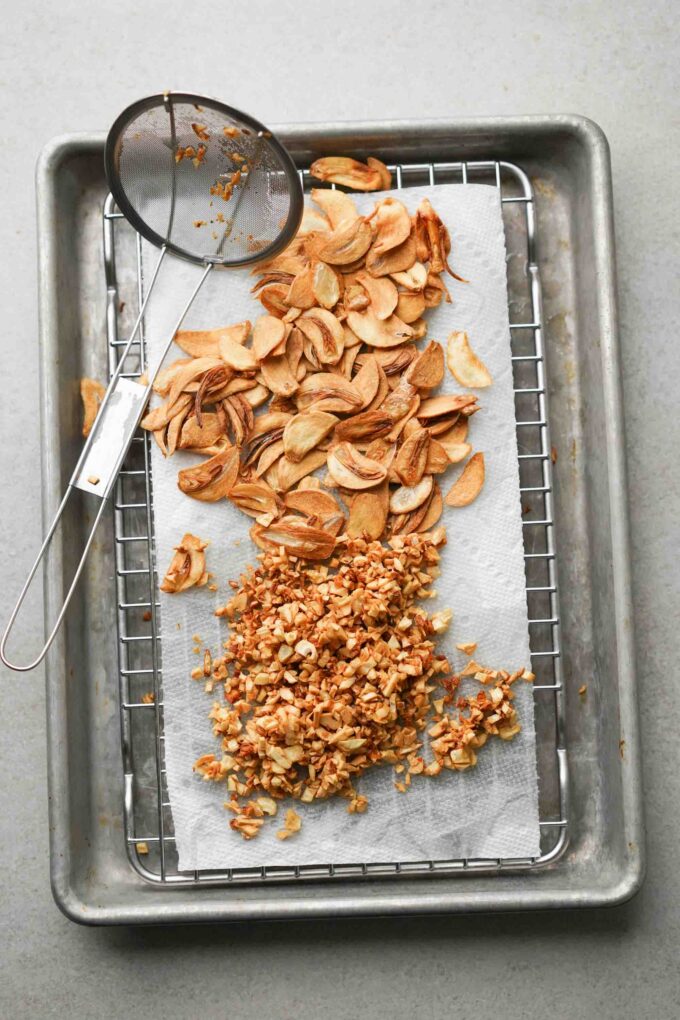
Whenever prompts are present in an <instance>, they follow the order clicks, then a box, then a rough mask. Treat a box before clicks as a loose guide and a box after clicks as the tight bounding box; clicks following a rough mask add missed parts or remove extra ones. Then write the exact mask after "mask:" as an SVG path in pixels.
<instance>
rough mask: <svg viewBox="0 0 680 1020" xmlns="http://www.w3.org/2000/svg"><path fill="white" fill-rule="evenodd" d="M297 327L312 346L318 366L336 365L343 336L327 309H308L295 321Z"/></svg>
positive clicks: (341, 347)
mask: <svg viewBox="0 0 680 1020" xmlns="http://www.w3.org/2000/svg"><path fill="white" fill-rule="evenodd" d="M297 327H298V329H299V330H300V331H301V332H302V333H303V334H304V335H305V336H306V337H307V339H308V340H309V341H310V343H311V344H312V346H313V348H314V352H315V354H316V359H317V361H318V362H319V364H320V365H337V363H338V361H339V360H340V358H341V357H342V352H343V349H344V340H345V334H344V330H343V328H342V324H341V323H340V321H339V320H338V319H336V317H335V316H334V315H333V313H332V312H329V311H328V309H327V308H310V309H309V311H306V312H303V313H302V315H301V316H300V318H299V319H298V320H297Z"/></svg>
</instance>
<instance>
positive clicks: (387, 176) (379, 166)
mask: <svg viewBox="0 0 680 1020" xmlns="http://www.w3.org/2000/svg"><path fill="white" fill-rule="evenodd" d="M366 162H367V164H368V166H369V167H370V168H371V170H377V171H378V173H379V174H380V187H381V189H382V191H389V190H390V188H391V187H392V174H391V173H390V171H389V170H388V169H387V167H386V166H385V164H384V163H382V162H381V161H380V160H379V159H376V158H375V156H369V157H368V158H367V160H366Z"/></svg>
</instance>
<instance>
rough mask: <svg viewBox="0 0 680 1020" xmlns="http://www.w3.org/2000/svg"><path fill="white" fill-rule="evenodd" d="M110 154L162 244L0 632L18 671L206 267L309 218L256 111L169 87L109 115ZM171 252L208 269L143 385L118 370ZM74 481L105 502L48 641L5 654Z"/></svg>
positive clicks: (147, 230) (118, 187)
mask: <svg viewBox="0 0 680 1020" xmlns="http://www.w3.org/2000/svg"><path fill="white" fill-rule="evenodd" d="M105 164H106V176H107V179H108V183H109V188H110V190H111V193H112V195H113V197H114V199H115V201H116V203H117V205H118V207H119V209H120V210H121V212H122V213H123V214H124V215H125V217H126V218H127V219H128V220H129V222H130V223H131V224H132V226H133V227H134V228H135V229H136V230H137V231H138V232H139V233H140V234H141V235H142V237H143V238H145V240H147V241H150V242H151V243H152V244H154V245H156V247H158V248H160V255H159V258H158V261H157V263H156V266H155V268H154V270H153V273H152V276H151V280H150V283H149V288H148V290H147V293H146V296H145V298H144V301H143V303H142V306H141V308H140V311H139V315H138V317H137V320H136V322H135V325H134V328H133V330H132V333H131V335H130V338H129V340H128V342H127V344H126V345H125V347H124V349H123V352H122V354H121V357H120V359H119V362H118V366H117V368H116V371H115V372H114V374H113V376H112V378H111V382H110V383H109V386H108V389H107V391H106V393H105V395H104V397H103V399H102V403H101V407H100V409H99V414H98V415H97V419H96V421H95V424H94V426H93V428H92V431H91V432H90V435H89V436H88V439H87V441H86V443H85V445H84V447H83V450H82V452H81V455H80V457H79V459H78V463H77V465H76V468H75V471H74V472H73V475H72V477H71V480H70V482H69V484H68V487H67V489H66V492H65V493H64V496H63V498H62V501H61V503H60V505H59V508H58V510H57V513H56V515H55V517H54V520H53V521H52V523H51V525H50V527H49V529H48V532H47V534H46V536H45V539H44V541H43V544H42V546H41V549H40V552H39V553H38V556H37V558H36V560H35V563H34V564H33V567H32V568H31V571H30V573H29V575H28V578H27V579H26V583H25V584H24V587H23V589H22V591H21V594H20V595H19V599H18V601H17V604H16V606H15V607H14V610H13V612H12V615H11V616H10V618H9V622H8V624H7V627H6V629H5V633H4V635H3V637H2V642H0V656H1V657H2V661H3V662H4V663H5V665H6V666H8V667H10V668H11V669H15V670H20V671H25V670H30V669H33V668H34V667H35V666H37V665H38V664H39V663H40V662H42V660H43V658H44V657H45V655H46V653H47V651H48V649H49V647H50V645H51V644H52V642H53V640H54V638H55V636H56V633H57V631H58V629H59V626H60V624H61V622H62V620H63V618H64V614H65V612H66V608H67V606H68V604H69V602H70V600H71V596H72V595H73V592H74V590H75V587H76V584H77V582H78V578H79V577H80V574H81V572H82V570H83V566H84V564H85V559H86V557H87V554H88V552H89V549H90V546H91V545H92V541H93V539H94V535H95V531H96V529H97V525H98V524H99V521H100V520H101V517H102V515H103V512H104V509H105V507H106V502H107V499H108V497H109V495H110V494H111V491H112V489H113V486H114V483H115V481H116V477H117V475H118V472H119V471H120V468H121V465H122V463H123V460H124V458H125V455H126V453H127V451H128V448H129V446H130V443H131V442H132V437H133V436H134V433H135V431H136V429H137V427H138V425H139V422H140V420H141V418H142V415H143V413H144V408H145V406H146V403H147V401H148V399H149V396H150V394H151V389H152V386H153V383H154V380H155V378H156V375H157V374H158V371H159V369H160V367H161V365H162V364H163V360H164V358H165V355H166V354H167V352H168V350H169V349H170V346H171V344H172V341H173V338H174V336H175V333H176V332H177V330H178V329H179V328H180V326H181V324H182V322H183V320H184V317H185V316H186V314H187V312H188V310H189V308H190V307H191V305H192V303H193V301H194V299H195V297H196V295H197V294H198V292H199V291H200V289H201V287H202V285H203V283H204V281H205V279H206V277H207V276H208V274H209V273H210V272H211V271H212V270H213V269H214V268H215V267H224V268H237V267H244V266H251V265H254V264H256V263H258V262H264V261H266V260H268V259H270V258H272V257H273V256H274V255H276V254H277V253H278V252H279V251H281V250H282V249H283V248H285V247H286V246H287V245H288V244H289V243H290V241H291V240H292V239H293V237H294V236H295V233H296V231H297V229H298V227H299V225H300V220H301V218H302V210H303V197H302V187H301V184H300V180H299V177H298V174H297V171H296V169H295V164H294V163H293V161H292V159H291V157H290V155H289V154H288V153H287V152H286V150H285V149H284V147H283V146H282V145H281V143H280V142H278V141H277V139H276V138H274V137H273V135H272V134H271V132H270V131H268V130H267V129H266V128H265V127H264V126H263V125H262V124H260V123H258V121H256V120H254V119H253V118H252V117H249V116H248V115H247V114H244V113H240V112H239V111H238V110H234V109H232V108H231V107H229V106H225V105H224V104H223V103H218V102H216V101H215V100H214V99H207V98H204V97H202V96H196V95H191V94H189V93H184V92H165V93H163V94H162V95H156V96H150V97H149V98H147V99H141V100H139V101H138V102H136V103H134V104H133V105H132V106H129V107H128V108H127V109H126V110H124V111H123V113H121V115H120V116H119V117H118V119H117V120H116V121H115V123H114V124H113V127H112V128H111V130H110V132H109V135H108V138H107V141H106V151H105ZM168 252H171V253H172V254H174V255H177V256H179V257H181V258H183V259H187V260H189V261H190V262H193V263H195V264H196V265H199V266H202V267H203V272H202V273H200V275H199V277H198V280H197V283H196V285H195V287H194V289H193V291H192V292H191V294H190V295H189V296H188V298H187V299H186V302H185V303H184V305H183V307H182V309H181V311H180V313H179V315H178V318H177V321H176V323H175V326H174V328H173V329H172V331H171V332H170V333H169V335H168V338H167V343H166V345H165V348H164V350H163V354H162V357H161V358H160V359H159V361H158V363H157V364H156V365H154V367H153V370H152V372H151V373H150V375H149V379H148V382H147V383H146V385H141V384H140V383H138V382H134V381H132V380H131V379H127V378H123V376H122V373H123V372H124V366H125V360H126V358H127V356H128V354H129V351H130V348H131V346H132V344H133V342H134V340H135V337H136V335H137V333H138V331H139V328H140V325H141V323H142V320H143V316H144V312H145V310H146V307H147V304H148V302H149V299H150V298H151V295H152V293H153V290H154V286H155V283H156V280H157V279H158V275H159V272H160V270H161V266H162V264H163V262H164V260H165V256H166V254H167V253H168ZM166 271H169V270H166ZM76 488H77V489H81V490H83V491H85V492H90V493H93V494H94V495H95V496H98V497H99V498H100V505H99V507H98V509H97V512H96V515H95V519H94V523H93V525H92V529H91V530H90V532H89V534H88V537H87V540H86V542H85V547H84V549H83V554H82V556H81V558H80V561H79V562H78V565H77V567H76V570H75V573H74V576H73V579H72V581H71V583H70V586H69V588H68V591H67V592H66V595H65V597H64V601H63V604H62V606H61V609H60V611H59V614H58V616H57V619H56V621H55V623H54V625H53V626H52V629H51V631H50V633H49V635H48V637H47V640H46V642H45V644H44V646H43V648H42V651H41V652H40V653H39V655H38V656H37V657H36V658H35V659H34V660H33V661H32V662H30V663H28V664H25V665H18V664H16V663H13V662H11V661H10V660H9V659H8V658H7V656H6V645H7V640H8V638H9V635H10V632H11V629H12V626H13V624H14V621H15V619H16V616H17V614H18V612H19V609H20V608H21V605H22V603H23V601H24V599H25V597H26V594H27V592H28V589H29V586H30V584H31V581H32V580H33V577H34V576H35V573H36V571H37V569H38V567H39V566H40V563H41V562H42V560H43V557H44V556H45V554H46V552H47V550H48V548H49V546H50V543H51V540H52V538H53V536H54V533H55V531H56V529H57V526H58V524H59V521H60V519H61V517H62V515H63V513H64V510H65V508H66V505H67V503H68V501H69V498H70V496H71V495H72V493H73V490H74V489H76Z"/></svg>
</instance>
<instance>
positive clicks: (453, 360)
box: [446, 332, 493, 389]
mask: <svg viewBox="0 0 680 1020" xmlns="http://www.w3.org/2000/svg"><path fill="white" fill-rule="evenodd" d="M446 363H447V365H448V366H449V371H450V372H451V375H452V376H454V378H455V379H457V381H458V382H459V383H460V384H461V386H467V387H469V388H470V389H482V387H484V386H490V385H491V383H492V382H493V380H492V378H491V373H490V372H489V370H488V368H487V367H486V365H485V364H484V362H483V361H481V360H480V359H479V358H478V357H477V355H476V354H475V352H474V351H473V350H472V347H471V346H470V341H469V339H468V335H467V333H465V332H454V333H451V335H450V336H449V339H448V341H447V347H446Z"/></svg>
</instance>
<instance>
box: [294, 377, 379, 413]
mask: <svg viewBox="0 0 680 1020" xmlns="http://www.w3.org/2000/svg"><path fill="white" fill-rule="evenodd" d="M295 398H296V401H297V406H298V410H300V411H306V410H309V408H310V407H313V408H314V410H315V411H331V412H337V413H339V414H352V412H353V411H358V410H359V409H360V408H361V405H362V403H363V399H362V396H361V394H360V393H359V391H358V390H357V389H356V387H355V386H353V385H352V383H351V382H350V381H349V380H348V379H345V378H344V376H341V375H334V374H333V373H332V372H315V373H314V374H313V375H308V376H306V378H305V379H303V380H302V382H301V383H300V386H299V389H298V391H297V393H296V395H295Z"/></svg>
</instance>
